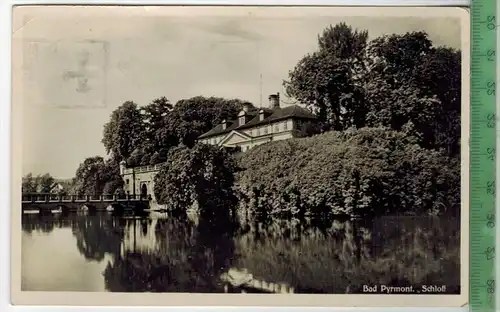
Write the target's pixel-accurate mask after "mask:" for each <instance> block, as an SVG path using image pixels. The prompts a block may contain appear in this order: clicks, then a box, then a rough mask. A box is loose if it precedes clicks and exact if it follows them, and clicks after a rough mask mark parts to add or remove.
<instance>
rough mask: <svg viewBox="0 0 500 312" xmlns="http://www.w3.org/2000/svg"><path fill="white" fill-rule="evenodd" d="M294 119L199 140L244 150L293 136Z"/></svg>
mask: <svg viewBox="0 0 500 312" xmlns="http://www.w3.org/2000/svg"><path fill="white" fill-rule="evenodd" d="M294 126H295V124H294V121H293V120H292V119H288V120H282V121H279V122H275V123H272V124H268V125H258V126H256V127H254V128H249V129H244V130H232V131H231V132H229V133H224V134H222V135H217V136H213V137H210V138H206V139H202V140H200V142H202V143H205V144H211V145H220V146H226V147H240V148H241V151H243V152H245V151H247V150H249V149H251V148H252V147H255V146H257V145H260V144H264V143H267V142H270V141H278V140H286V139H290V138H292V137H293V130H294Z"/></svg>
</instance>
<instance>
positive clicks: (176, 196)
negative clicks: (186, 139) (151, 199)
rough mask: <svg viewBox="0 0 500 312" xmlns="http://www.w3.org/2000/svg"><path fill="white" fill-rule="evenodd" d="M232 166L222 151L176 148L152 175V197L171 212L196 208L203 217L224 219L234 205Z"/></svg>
mask: <svg viewBox="0 0 500 312" xmlns="http://www.w3.org/2000/svg"><path fill="white" fill-rule="evenodd" d="M235 171H236V163H235V161H234V158H233V157H232V156H231V154H230V153H229V152H228V151H227V150H225V149H224V148H219V147H216V146H212V145H205V144H199V145H195V146H194V147H193V148H192V149H189V148H187V147H180V148H176V149H174V150H172V151H171V153H170V154H169V161H168V163H166V164H165V165H164V166H163V167H162V169H161V170H160V171H159V172H158V174H157V175H156V176H155V188H154V193H155V197H156V199H157V201H158V203H159V204H166V205H167V206H168V207H169V208H170V209H172V210H174V211H186V209H187V208H189V207H192V206H193V205H194V204H197V205H198V208H199V209H200V213H201V214H202V215H203V216H208V217H213V216H215V215H217V216H218V217H224V216H225V215H226V216H227V215H228V214H229V212H230V210H231V208H232V207H235V205H236V196H235V195H234V193H233V185H234V172H235Z"/></svg>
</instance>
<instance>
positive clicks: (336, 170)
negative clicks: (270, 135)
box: [238, 128, 460, 216]
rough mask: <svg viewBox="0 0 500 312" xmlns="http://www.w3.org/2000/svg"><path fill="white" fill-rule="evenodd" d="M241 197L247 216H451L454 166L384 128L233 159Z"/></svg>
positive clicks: (456, 191)
mask: <svg viewBox="0 0 500 312" xmlns="http://www.w3.org/2000/svg"><path fill="white" fill-rule="evenodd" d="M239 163H240V166H241V167H242V168H243V169H244V170H243V171H242V172H241V173H239V174H238V184H239V190H240V192H241V198H246V201H247V204H246V206H247V208H249V209H250V210H253V211H267V212H278V211H286V212H292V213H306V212H308V213H333V214H342V215H350V216H361V215H366V214H400V213H401V214H421V213H427V214H432V215H435V214H440V213H445V212H446V213H452V214H453V213H457V211H459V207H460V162H459V160H458V159H456V158H450V157H447V156H446V155H445V154H444V153H443V152H441V151H435V150H428V149H424V148H422V147H419V146H418V144H416V140H415V138H414V137H412V136H410V135H408V134H406V133H404V132H399V131H394V130H389V129H386V128H362V129H360V130H353V131H350V132H328V133H325V134H322V135H316V136H313V137H309V138H302V139H290V140H285V141H278V142H272V143H269V144H265V145H261V146H259V147H256V148H254V149H252V150H250V151H249V152H247V153H245V154H244V155H243V156H242V157H241V159H240V160H239Z"/></svg>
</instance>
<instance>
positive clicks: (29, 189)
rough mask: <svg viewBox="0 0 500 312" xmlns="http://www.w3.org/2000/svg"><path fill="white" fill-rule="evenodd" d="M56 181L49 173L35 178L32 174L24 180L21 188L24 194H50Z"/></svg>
mask: <svg viewBox="0 0 500 312" xmlns="http://www.w3.org/2000/svg"><path fill="white" fill-rule="evenodd" d="M54 182H55V179H54V177H52V176H51V175H50V174H49V173H45V174H43V175H37V176H36V177H33V174H32V173H28V174H26V175H25V176H24V177H23V178H22V182H21V188H22V192H23V193H37V192H39V193H49V192H50V191H51V189H52V185H53V184H54Z"/></svg>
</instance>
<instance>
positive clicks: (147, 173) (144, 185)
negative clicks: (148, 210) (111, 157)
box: [120, 161, 162, 200]
mask: <svg viewBox="0 0 500 312" xmlns="http://www.w3.org/2000/svg"><path fill="white" fill-rule="evenodd" d="M161 165H162V164H156V165H149V166H138V167H131V168H127V163H126V162H125V161H122V162H120V175H121V176H122V179H123V183H124V184H123V190H124V191H125V193H127V194H130V195H137V196H138V195H140V196H142V197H147V196H151V198H152V199H153V200H154V199H155V197H154V189H153V188H154V177H155V175H156V174H157V173H158V171H160V167H161Z"/></svg>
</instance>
